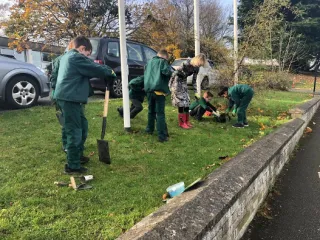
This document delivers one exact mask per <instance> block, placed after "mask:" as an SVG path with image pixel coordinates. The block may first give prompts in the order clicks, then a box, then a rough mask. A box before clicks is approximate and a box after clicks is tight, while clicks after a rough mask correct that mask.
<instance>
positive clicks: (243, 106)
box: [237, 89, 254, 123]
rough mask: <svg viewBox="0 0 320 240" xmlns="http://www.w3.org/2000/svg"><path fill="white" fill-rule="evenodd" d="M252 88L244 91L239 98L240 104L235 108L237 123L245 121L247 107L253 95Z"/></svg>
mask: <svg viewBox="0 0 320 240" xmlns="http://www.w3.org/2000/svg"><path fill="white" fill-rule="evenodd" d="M253 94H254V93H253V90H252V89H250V90H248V91H247V92H246V94H245V96H244V97H243V98H241V100H240V105H239V107H238V109H237V115H238V123H244V122H248V121H247V113H246V111H247V108H248V106H249V104H250V102H251V100H252V97H253Z"/></svg>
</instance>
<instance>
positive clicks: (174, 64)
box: [171, 59, 185, 66]
mask: <svg viewBox="0 0 320 240" xmlns="http://www.w3.org/2000/svg"><path fill="white" fill-rule="evenodd" d="M184 61H185V59H181V60H174V62H173V63H172V64H171V65H172V66H182V63H183V62H184Z"/></svg>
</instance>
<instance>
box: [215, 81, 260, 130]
mask: <svg viewBox="0 0 320 240" xmlns="http://www.w3.org/2000/svg"><path fill="white" fill-rule="evenodd" d="M218 95H219V96H220V97H225V98H228V99H229V106H228V109H227V111H226V112H227V113H228V112H229V111H231V109H232V107H234V110H233V112H232V114H233V115H235V114H237V115H238V122H237V123H236V124H234V125H233V127H235V128H243V127H248V126H249V124H248V120H247V113H246V110H247V108H248V106H249V104H250V102H251V100H252V97H253V95H254V92H253V89H252V88H251V87H250V86H249V85H246V84H238V85H235V86H233V87H223V88H222V90H221V91H220V92H219V93H218Z"/></svg>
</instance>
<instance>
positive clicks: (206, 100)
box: [190, 92, 217, 121]
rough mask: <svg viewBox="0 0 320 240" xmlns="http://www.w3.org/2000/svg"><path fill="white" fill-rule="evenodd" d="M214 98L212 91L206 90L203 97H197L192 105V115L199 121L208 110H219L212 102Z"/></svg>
mask: <svg viewBox="0 0 320 240" xmlns="http://www.w3.org/2000/svg"><path fill="white" fill-rule="evenodd" d="M212 98H213V94H212V93H211V92H205V93H204V94H203V97H202V98H200V99H197V100H196V101H194V102H193V103H191V105H190V116H192V117H194V118H195V119H197V120H198V121H201V120H202V116H203V115H204V114H205V112H206V111H209V112H212V111H215V112H216V111H217V109H216V108H215V107H214V106H213V105H212V104H211V103H210V101H211V100H212Z"/></svg>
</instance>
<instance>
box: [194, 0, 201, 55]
mask: <svg viewBox="0 0 320 240" xmlns="http://www.w3.org/2000/svg"><path fill="white" fill-rule="evenodd" d="M199 1H200V0H194V1H193V2H194V41H195V49H194V54H195V56H197V55H198V54H199V53H200V29H199Z"/></svg>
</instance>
